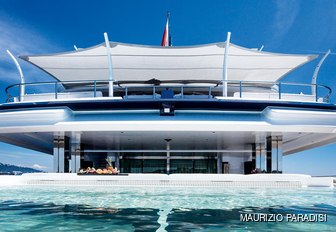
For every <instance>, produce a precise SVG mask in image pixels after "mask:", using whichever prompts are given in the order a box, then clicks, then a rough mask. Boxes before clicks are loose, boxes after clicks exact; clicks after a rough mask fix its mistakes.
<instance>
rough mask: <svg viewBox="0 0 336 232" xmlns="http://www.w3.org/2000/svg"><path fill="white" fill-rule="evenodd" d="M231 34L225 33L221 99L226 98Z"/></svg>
mask: <svg viewBox="0 0 336 232" xmlns="http://www.w3.org/2000/svg"><path fill="white" fill-rule="evenodd" d="M230 38H231V32H228V33H227V39H226V42H225V53H224V61H223V62H224V63H223V97H227V80H228V73H227V69H228V55H229V46H230Z"/></svg>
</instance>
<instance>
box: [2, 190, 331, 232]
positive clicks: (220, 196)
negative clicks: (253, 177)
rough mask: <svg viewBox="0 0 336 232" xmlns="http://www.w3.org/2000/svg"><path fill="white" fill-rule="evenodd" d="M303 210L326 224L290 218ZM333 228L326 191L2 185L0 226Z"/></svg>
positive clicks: (15, 228)
mask: <svg viewBox="0 0 336 232" xmlns="http://www.w3.org/2000/svg"><path fill="white" fill-rule="evenodd" d="M251 214H253V215H254V216H255V215H259V216H260V215H266V216H267V217H270V216H271V215H275V216H277V217H278V220H279V219H281V216H282V217H283V218H282V222H273V221H271V222H266V221H262V222H256V221H249V222H243V220H244V218H243V217H244V215H245V216H246V215H251ZM301 214H302V215H309V214H311V215H317V214H319V215H326V218H327V221H326V222H321V221H320V222H294V221H290V220H288V217H289V216H290V215H294V216H295V215H296V216H297V215H301ZM245 219H246V218H245ZM255 219H258V218H255ZM258 220H259V221H260V218H259V219H258ZM335 227H336V190H335V189H332V188H298V189H261V188H256V189H252V188H251V189H242V188H230V189H228V188H218V187H217V188H215V187H206V188H201V187H146V186H135V187H126V186H123V187H77V186H76V187H71V186H66V187H61V186H57V187H56V186H55V187H53V186H2V188H1V190H0V230H1V231H224V230H226V231H228V230H231V231H255V230H259V231H263V230H267V231H279V230H286V231H309V230H310V231H316V230H319V231H334V230H335Z"/></svg>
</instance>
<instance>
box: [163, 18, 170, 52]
mask: <svg viewBox="0 0 336 232" xmlns="http://www.w3.org/2000/svg"><path fill="white" fill-rule="evenodd" d="M161 46H163V47H168V46H171V41H170V33H169V13H168V15H167V22H166V27H165V29H164V32H163V36H162V41H161Z"/></svg>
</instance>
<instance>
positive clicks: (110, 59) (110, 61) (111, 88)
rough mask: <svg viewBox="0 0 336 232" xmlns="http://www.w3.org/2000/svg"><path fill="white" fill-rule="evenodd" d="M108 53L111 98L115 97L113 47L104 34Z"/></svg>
mask: <svg viewBox="0 0 336 232" xmlns="http://www.w3.org/2000/svg"><path fill="white" fill-rule="evenodd" d="M104 38H105V45H106V52H107V59H108V60H107V62H108V65H109V97H113V70H112V56H111V47H110V41H109V39H108V35H107V33H106V32H105V33H104Z"/></svg>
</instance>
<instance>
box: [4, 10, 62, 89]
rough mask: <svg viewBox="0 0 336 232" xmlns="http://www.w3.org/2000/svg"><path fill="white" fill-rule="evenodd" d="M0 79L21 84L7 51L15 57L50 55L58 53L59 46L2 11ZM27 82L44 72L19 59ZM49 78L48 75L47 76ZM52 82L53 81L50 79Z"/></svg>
mask: <svg viewBox="0 0 336 232" xmlns="http://www.w3.org/2000/svg"><path fill="white" fill-rule="evenodd" d="M0 13H1V14H0V15H1V16H0V28H1V35H0V77H1V78H2V80H1V81H5V82H7V83H10V84H13V83H18V82H19V76H18V73H17V70H16V67H15V65H14V63H13V61H12V60H11V59H10V57H9V56H8V54H7V53H6V50H7V49H8V50H10V51H11V52H12V53H13V55H14V56H15V57H18V56H19V55H25V54H39V53H50V51H58V50H60V49H58V46H56V45H54V44H52V43H50V42H49V41H48V39H47V38H46V37H45V36H43V34H42V33H41V32H39V31H37V30H36V29H34V28H32V27H31V26H30V25H28V24H27V23H25V22H20V21H16V20H14V19H13V18H11V16H9V15H7V14H6V13H4V12H1V11H0ZM18 61H19V63H20V65H21V67H22V69H23V73H24V75H25V77H26V81H27V82H29V81H33V80H34V79H35V78H36V76H38V75H43V72H42V71H41V70H39V69H37V68H36V67H34V66H33V65H30V64H28V63H26V62H25V61H22V60H21V59H18ZM43 76H44V75H43ZM45 76H47V75H45ZM50 80H52V79H50Z"/></svg>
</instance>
